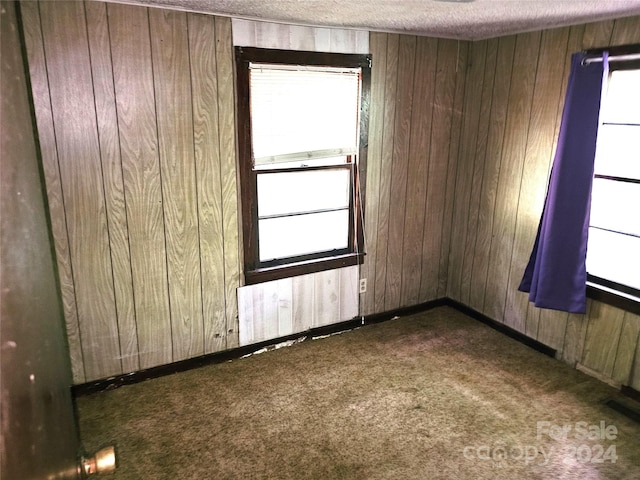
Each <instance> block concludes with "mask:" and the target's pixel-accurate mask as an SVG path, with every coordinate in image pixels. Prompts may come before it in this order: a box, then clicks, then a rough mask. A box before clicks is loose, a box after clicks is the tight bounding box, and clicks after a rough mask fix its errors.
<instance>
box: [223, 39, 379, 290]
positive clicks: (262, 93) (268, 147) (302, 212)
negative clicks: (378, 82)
mask: <svg viewBox="0 0 640 480" xmlns="http://www.w3.org/2000/svg"><path fill="white" fill-rule="evenodd" d="M235 54H236V74H237V89H238V145H239V161H240V190H241V203H242V217H243V218H242V225H243V243H244V263H245V279H246V283H247V284H253V283H258V282H263V281H268V280H274V279H277V278H283V277H288V276H293V275H301V274H305V273H311V272H314V271H321V270H327V269H330V268H339V267H343V266H347V265H355V264H356V263H359V262H361V261H362V255H363V253H362V246H363V243H364V242H363V238H364V235H363V231H362V225H363V222H362V219H363V205H362V198H363V197H364V186H363V185H362V183H363V180H364V171H365V170H364V169H365V164H366V143H367V122H368V105H369V102H368V98H369V88H370V76H371V73H370V57H369V56H366V55H348V54H327V53H317V52H294V51H285V50H269V49H260V48H245V47H236V51H235Z"/></svg>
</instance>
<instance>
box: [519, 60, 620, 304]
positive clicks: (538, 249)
mask: <svg viewBox="0 0 640 480" xmlns="http://www.w3.org/2000/svg"><path fill="white" fill-rule="evenodd" d="M585 57H586V54H584V53H576V54H574V55H573V56H572V57H571V73H570V75H569V84H568V86H567V95H566V99H565V104H564V110H563V112H562V123H561V125H560V134H559V137H558V147H557V150H556V156H555V158H554V160H553V167H552V169H551V177H550V179H549V187H548V189H547V198H546V200H545V204H544V209H543V211H542V218H541V219H540V225H539V226H538V234H537V235H536V240H535V243H534V246H533V251H532V252H531V257H530V259H529V263H528V265H527V268H526V269H525V272H524V276H523V278H522V282H521V283H520V287H519V288H518V289H519V290H520V291H522V292H529V300H530V301H531V302H533V303H534V304H535V306H536V307H541V308H552V309H554V310H563V311H566V312H572V313H585V311H586V306H587V299H586V290H587V287H586V282H587V269H586V266H585V259H586V256H587V235H588V231H589V212H590V207H591V184H592V181H593V164H594V159H595V151H596V137H597V134H598V123H599V114H600V100H601V96H602V86H603V82H604V81H605V79H606V77H607V76H608V58H607V55H606V53H605V54H604V56H603V61H602V62H592V63H589V64H583V60H584V59H585Z"/></svg>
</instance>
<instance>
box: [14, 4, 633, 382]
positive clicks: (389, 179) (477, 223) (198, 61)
mask: <svg viewBox="0 0 640 480" xmlns="http://www.w3.org/2000/svg"><path fill="white" fill-rule="evenodd" d="M20 7H21V11H22V17H23V24H24V32H25V43H26V48H27V54H28V62H29V70H30V74H31V85H32V90H33V97H34V103H35V113H36V121H37V128H38V136H39V140H40V145H41V149H42V158H43V167H44V173H45V179H46V189H47V196H48V201H49V209H50V215H51V224H52V230H53V237H54V244H55V251H56V256H57V267H58V273H59V276H60V282H61V290H62V296H63V308H64V314H65V320H66V324H67V334H68V339H69V346H70V351H71V361H72V367H73V375H74V382H75V383H82V382H86V381H91V380H95V379H99V378H104V377H108V376H111V375H117V374H122V373H128V372H132V371H135V370H138V369H142V368H149V367H152V366H155V365H160V364H164V363H168V362H173V361H177V360H181V359H184V358H189V357H194V356H198V355H202V354H206V353H210V352H215V351H219V350H224V349H228V348H232V347H234V346H237V345H238V344H239V333H238V329H239V326H238V304H237V297H236V290H237V288H238V286H239V285H240V283H241V282H240V271H239V265H240V261H239V251H240V250H239V243H238V241H239V236H240V235H241V232H239V231H238V209H237V183H236V156H235V115H234V83H233V70H232V68H233V63H232V45H233V40H232V32H231V20H230V19H224V18H216V17H213V16H205V15H198V14H190V13H184V12H176V11H169V10H161V9H147V8H142V7H134V6H125V5H119V4H113V3H109V4H105V3H100V2H93V1H92V2H86V3H85V2H75V1H69V2H55V3H54V2H40V3H36V2H21V5H20ZM300 28H301V27H290V29H293V30H296V29H300ZM296 31H298V30H296ZM254 33H255V32H254ZM263 33H264V32H262V33H261V35H262V34H263ZM290 33H291V32H290ZM298 33H300V34H301V37H300V38H301V40H300V42H302V43H301V45H300V48H302V47H303V45H307V44H308V43H309V42H311V41H313V42H315V43H317V42H322V41H325V42H326V41H327V39H326V38H324V37H322V35H320V36H319V37H317V36H316V35H315V34H314V35H312V36H313V38H311V37H310V36H309V35H310V34H309V32H308V31H307V30H304V29H302V30H300V31H299V32H298ZM256 35H257V34H256ZM305 35H306V37H305ZM307 37H308V38H307ZM305 38H306V40H305ZM289 39H290V37H289ZM344 40H345V39H344V38H342V40H341V39H340V38H336V39H335V40H333V41H332V40H331V37H329V40H328V41H329V46H330V47H331V45H332V42H333V43H334V44H336V45H335V46H336V48H338V47H339V46H340V44H341V42H343V41H344ZM305 42H307V43H305ZM368 42H369V50H370V52H371V53H372V54H373V67H372V97H371V109H370V112H371V116H370V133H369V150H368V169H367V194H366V195H367V196H366V199H365V202H366V216H365V227H366V252H367V255H366V258H365V262H364V264H363V265H362V266H361V268H360V278H363V279H367V284H368V288H367V292H366V293H364V294H362V295H361V296H360V312H359V313H360V314H362V315H368V314H373V313H380V312H383V311H388V310H393V309H396V308H398V307H403V306H409V305H415V304H419V303H421V302H425V301H428V300H433V299H436V298H440V297H444V296H449V297H451V298H454V299H455V300H458V301H460V302H462V303H464V304H467V305H469V306H471V307H473V308H474V309H476V310H478V311H480V312H483V313H485V314H486V315H488V316H490V317H492V318H494V319H496V320H498V321H500V322H504V323H505V324H507V325H509V326H511V327H513V328H515V329H517V330H519V331H521V332H524V333H526V334H527V335H529V336H531V337H533V338H536V339H538V340H540V341H541V342H543V343H545V344H547V345H550V346H552V347H554V348H556V349H558V350H559V352H560V356H561V357H562V358H563V359H564V360H565V361H567V362H569V363H578V364H579V365H580V366H581V368H585V369H588V370H590V371H592V372H595V373H596V374H598V375H601V376H603V377H604V378H606V379H609V380H611V381H613V382H617V383H626V384H630V385H632V386H634V387H635V388H640V343H639V341H638V337H639V335H640V318H639V317H638V316H637V315H632V314H630V313H625V312H623V311H620V310H618V309H615V308H613V307H610V306H607V305H603V304H599V303H597V302H589V312H588V314H587V315H583V316H582V315H567V314H563V313H558V312H554V311H549V310H539V309H536V308H534V307H532V306H531V305H529V303H528V301H527V297H526V295H525V294H521V293H519V292H517V289H516V287H517V285H518V282H519V280H520V276H521V274H522V271H523V269H524V266H525V264H526V261H527V259H528V255H529V252H530V249H531V245H532V243H533V238H534V235H535V231H536V228H537V222H538V219H539V216H540V211H541V209H542V203H543V200H544V195H545V189H546V182H547V178H548V172H549V168H550V164H551V160H552V158H553V151H554V148H555V138H556V136H557V130H558V126H559V122H560V116H561V113H562V103H563V95H564V89H565V84H566V78H567V76H568V69H567V68H568V65H569V58H570V55H571V54H572V53H573V52H576V51H579V50H581V49H583V48H588V47H594V46H606V45H614V44H624V43H640V18H638V17H633V18H630V19H624V20H616V21H607V22H600V23H596V24H589V25H580V26H575V27H570V28H560V29H554V30H547V31H542V32H532V33H526V34H522V35H516V36H509V37H503V38H498V39H491V40H485V41H479V42H458V41H454V40H442V39H434V38H423V37H414V36H407V35H396V34H384V33H371V34H370V36H369V40H368ZM315 43H314V44H315ZM356 43H357V42H356ZM292 48H293V47H292ZM331 48H333V47H331ZM335 274H336V273H335V272H329V273H327V275H335ZM317 280H318V279H314V282H316V281H317ZM320 280H322V279H320ZM351 280H353V279H351ZM294 283H295V282H294ZM321 283H322V281H321ZM353 283H354V282H353V281H350V283H349V288H350V289H351V288H352V287H353V285H352V284H353ZM292 285H293V283H292ZM298 287H299V288H301V289H304V288H309V285H306V284H305V283H304V282H303V283H302V284H300V285H298ZM292 288H293V286H292ZM296 288H297V287H296ZM302 293H304V292H302ZM302 293H301V295H302ZM338 293H339V294H340V295H344V294H345V292H343V291H339V292H338ZM261 295H262V297H263V298H264V292H261ZM276 296H277V295H276ZM272 297H273V295H272ZM274 298H275V297H274ZM301 298H302V297H301ZM278 299H279V297H278ZM292 302H293V301H292ZM277 303H278V304H280V302H279V300H277ZM293 303H295V302H293ZM293 303H292V305H293ZM274 305H275V304H274ZM274 305H269V306H268V307H269V308H273V307H274ZM298 305H299V308H311V307H309V305H306V304H304V305H303V304H302V303H299V304H298ZM305 305H306V306H305ZM277 306H278V305H276V307H277ZM294 308H296V307H294ZM327 311H328V310H327ZM323 312H324V310H323ZM325 313H326V312H324V313H322V312H321V316H322V318H323V320H322V322H323V323H324V322H325V321H326V322H328V321H329V320H328V319H324V316H323V315H325ZM298 314H301V312H298V313H296V312H293V316H292V319H293V318H297V317H296V315H298ZM308 315H310V317H308V318H306V319H305V320H304V322H303V323H304V325H305V326H306V325H307V324H309V325H314V323H313V322H314V320H313V318H314V317H313V313H312V312H311V311H309V312H308ZM319 315H320V314H319ZM285 317H286V318H287V319H288V318H289V317H288V316H287V315H285V316H284V317H283V318H285ZM338 320H339V318H336V321H338ZM286 321H288V320H286ZM305 322H306V323H305ZM309 322H311V323H309ZM285 323H286V322H285ZM252 325H255V322H252ZM287 325H288V324H287ZM266 326H267V327H269V326H268V325H266ZM262 327H265V325H260V324H258V326H257V328H258V335H256V330H254V331H253V333H251V335H249V332H248V331H247V332H246V338H244V337H243V338H244V340H243V342H250V341H253V340H255V341H258V339H259V338H262V337H261V336H260V334H259V333H260V332H259V329H260V328H262ZM269 328H270V327H269ZM283 328H284V327H283ZM287 328H288V327H287ZM292 328H293V327H292ZM634 365H635V367H634Z"/></svg>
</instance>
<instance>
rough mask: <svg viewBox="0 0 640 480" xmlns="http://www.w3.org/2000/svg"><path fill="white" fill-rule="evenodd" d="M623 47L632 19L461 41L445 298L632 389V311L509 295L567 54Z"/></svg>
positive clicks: (638, 348) (529, 229)
mask: <svg viewBox="0 0 640 480" xmlns="http://www.w3.org/2000/svg"><path fill="white" fill-rule="evenodd" d="M628 43H640V17H632V18H627V19H621V20H615V21H606V22H599V23H594V24H588V25H578V26H574V27H570V28H560V29H552V30H545V31H541V32H532V33H526V34H521V35H515V36H509V37H503V38H499V39H492V40H486V41H481V42H474V43H473V44H471V47H470V54H469V57H468V60H469V63H468V68H467V72H466V73H467V77H466V82H465V85H466V89H465V92H464V104H463V111H464V115H463V119H462V127H461V132H462V133H461V137H460V146H459V155H458V157H457V169H458V170H457V176H456V183H455V194H454V195H453V201H454V203H453V215H454V216H453V224H452V234H451V243H450V247H451V248H450V252H449V264H448V265H449V270H448V278H447V280H448V282H447V295H448V296H449V297H451V298H453V299H455V300H458V301H460V302H462V303H464V304H466V305H469V306H471V307H473V308H474V309H476V310H478V311H480V312H482V313H484V314H486V315H488V316H489V317H491V318H493V319H495V320H497V321H500V322H504V323H505V324H506V325H508V326H510V327H512V328H515V329H516V330H518V331H520V332H523V333H525V334H527V335H528V336H530V337H533V338H536V339H538V340H539V341H541V342H542V343H544V344H546V345H549V346H551V347H553V348H556V349H557V350H558V351H559V356H561V358H562V359H564V360H565V361H567V362H569V363H572V364H573V363H577V364H578V366H579V367H580V368H585V369H587V370H589V371H591V372H592V373H595V374H598V375H599V376H601V377H602V378H604V379H607V380H609V381H612V382H613V383H621V384H627V385H632V386H634V387H635V388H640V343H639V332H640V317H638V316H637V315H634V314H631V313H628V312H623V311H621V310H619V309H616V308H614V307H611V306H608V305H604V304H600V303H598V302H591V301H590V302H589V306H588V309H589V310H588V313H587V314H586V315H573V314H572V315H569V314H566V313H561V312H556V311H552V310H544V309H538V308H535V307H533V306H532V305H531V304H529V302H528V296H527V294H524V293H521V292H518V291H517V287H518V285H519V282H520V280H521V278H522V274H523V272H524V268H525V266H526V263H527V261H528V259H529V254H530V252H531V248H532V245H533V241H534V238H535V234H536V230H537V226H538V221H539V218H540V213H541V211H542V205H543V202H544V196H545V193H546V187H547V182H548V175H549V169H550V166H551V162H552V160H553V154H554V149H555V142H556V138H557V133H558V128H559V124H560V118H561V115H562V107H563V103H564V92H565V89H566V81H567V78H568V75H569V61H570V56H571V54H572V53H575V52H578V51H580V50H583V49H586V48H592V47H604V46H611V45H620V44H628ZM634 357H635V358H634ZM634 363H635V367H634Z"/></svg>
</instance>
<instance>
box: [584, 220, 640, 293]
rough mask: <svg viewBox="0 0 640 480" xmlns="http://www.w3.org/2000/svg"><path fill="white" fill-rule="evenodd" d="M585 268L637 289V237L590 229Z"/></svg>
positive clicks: (639, 266)
mask: <svg viewBox="0 0 640 480" xmlns="http://www.w3.org/2000/svg"><path fill="white" fill-rule="evenodd" d="M587 271H588V272H589V273H590V274H591V275H595V276H597V277H601V278H604V279H606V280H611V281H613V282H616V283H621V284H623V285H627V286H629V287H632V288H637V289H640V238H637V237H629V236H627V235H620V234H615V233H611V232H607V231H604V230H598V229H594V228H590V229H589V246H588V248H587Z"/></svg>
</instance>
